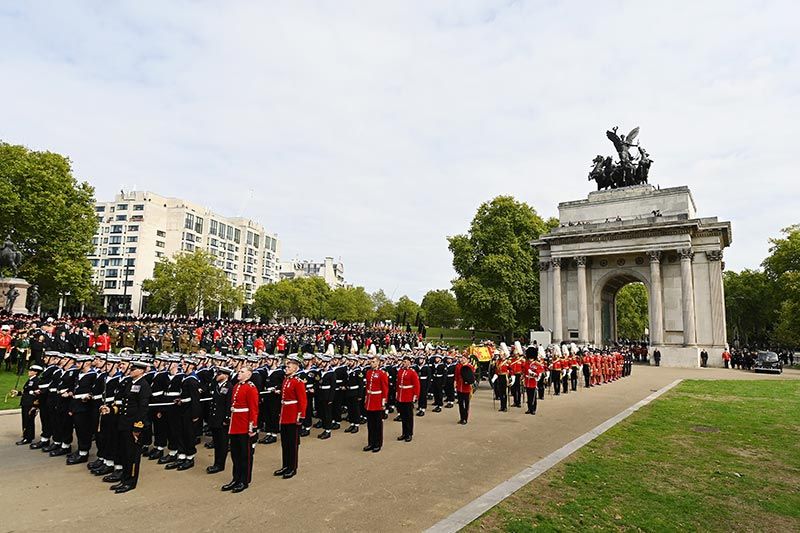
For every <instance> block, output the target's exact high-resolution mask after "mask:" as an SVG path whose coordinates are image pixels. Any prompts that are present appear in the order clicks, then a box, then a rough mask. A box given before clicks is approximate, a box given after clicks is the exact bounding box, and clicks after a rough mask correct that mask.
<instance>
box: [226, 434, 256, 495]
mask: <svg viewBox="0 0 800 533" xmlns="http://www.w3.org/2000/svg"><path fill="white" fill-rule="evenodd" d="M230 448H231V461H232V462H233V481H234V482H235V483H243V484H245V485H249V484H250V480H251V479H252V477H253V455H254V453H253V452H254V448H253V446H252V443H251V439H250V435H248V434H247V433H240V434H236V435H230Z"/></svg>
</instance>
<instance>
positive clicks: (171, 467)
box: [164, 459, 186, 470]
mask: <svg viewBox="0 0 800 533" xmlns="http://www.w3.org/2000/svg"><path fill="white" fill-rule="evenodd" d="M185 462H186V459H178V460H177V461H173V462H171V463H167V465H166V466H165V467H164V470H175V469H176V468H178V467H179V466H181V465H182V464H183V463H185Z"/></svg>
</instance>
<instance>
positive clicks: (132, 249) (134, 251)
mask: <svg viewBox="0 0 800 533" xmlns="http://www.w3.org/2000/svg"><path fill="white" fill-rule="evenodd" d="M125 253H126V254H135V253H136V247H135V246H132V247H130V248H125Z"/></svg>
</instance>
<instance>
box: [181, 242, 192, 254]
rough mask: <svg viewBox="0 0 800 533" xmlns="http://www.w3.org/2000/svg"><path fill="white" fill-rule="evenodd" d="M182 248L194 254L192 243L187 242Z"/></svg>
mask: <svg viewBox="0 0 800 533" xmlns="http://www.w3.org/2000/svg"><path fill="white" fill-rule="evenodd" d="M182 248H183V249H184V250H186V251H187V252H194V244H192V243H190V242H185V243H183V246H182Z"/></svg>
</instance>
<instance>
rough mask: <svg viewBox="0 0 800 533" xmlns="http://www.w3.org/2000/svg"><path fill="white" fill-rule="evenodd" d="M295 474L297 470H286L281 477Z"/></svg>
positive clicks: (285, 477) (289, 476) (286, 477)
mask: <svg viewBox="0 0 800 533" xmlns="http://www.w3.org/2000/svg"><path fill="white" fill-rule="evenodd" d="M295 474H297V470H287V471H286V473H285V474H283V479H289V478H293V477H294V475H295Z"/></svg>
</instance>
